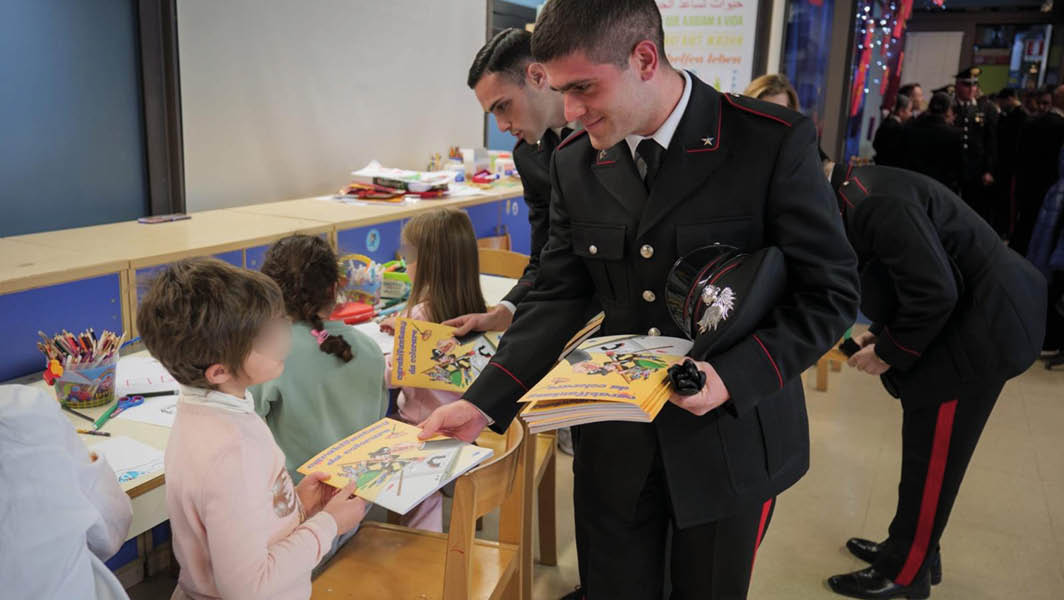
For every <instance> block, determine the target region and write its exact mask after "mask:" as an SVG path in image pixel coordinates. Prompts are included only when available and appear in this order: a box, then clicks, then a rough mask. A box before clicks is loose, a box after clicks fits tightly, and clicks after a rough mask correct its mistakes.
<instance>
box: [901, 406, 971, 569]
mask: <svg viewBox="0 0 1064 600" xmlns="http://www.w3.org/2000/svg"><path fill="white" fill-rule="evenodd" d="M956 412H957V400H956V399H953V400H950V401H949V402H946V403H944V404H942V405H941V406H939V407H938V422H937V423H935V437H934V439H933V440H932V442H931V463H930V464H929V465H928V467H927V480H926V481H925V482H924V496H923V499H921V500H920V520H919V521H917V522H916V535H914V536H913V543H912V546H910V547H909V555H908V556H907V557H906V558H905V564H903V565H902V567H901V572H900V573H898V577H897V579H895V580H894V582H895V583H897V584H898V585H909V584H911V583H912V581H913V579H914V578H915V577H916V574H917V572H919V570H920V566H921V565H923V564H924V559H925V558H926V557H927V547H928V544H929V543H930V542H931V530H932V529H934V527H935V512H936V510H937V509H938V496H939V493H940V492H941V491H942V476H943V474H944V473H945V472H946V458H947V457H948V456H949V440H950V436H951V435H952V434H953V416H954V414H956Z"/></svg>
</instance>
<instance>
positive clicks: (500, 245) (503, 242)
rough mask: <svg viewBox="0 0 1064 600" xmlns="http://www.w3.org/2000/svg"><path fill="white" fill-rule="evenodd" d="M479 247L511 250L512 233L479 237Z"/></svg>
mask: <svg viewBox="0 0 1064 600" xmlns="http://www.w3.org/2000/svg"><path fill="white" fill-rule="evenodd" d="M477 248H492V249H495V250H509V249H510V248H511V246H510V234H509V233H504V234H502V235H491V236H488V237H482V238H477Z"/></svg>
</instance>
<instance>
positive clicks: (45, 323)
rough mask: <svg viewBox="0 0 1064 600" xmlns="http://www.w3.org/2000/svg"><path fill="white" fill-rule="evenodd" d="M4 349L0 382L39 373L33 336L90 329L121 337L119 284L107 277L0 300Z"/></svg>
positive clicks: (41, 365) (115, 278)
mask: <svg viewBox="0 0 1064 600" xmlns="http://www.w3.org/2000/svg"><path fill="white" fill-rule="evenodd" d="M0 315H3V319H4V325H3V329H4V332H3V333H4V343H3V344H2V345H0V381H7V380H8V379H14V378H16V377H22V376H24V375H29V374H31V373H34V372H37V371H42V370H44V368H45V366H46V365H45V362H44V355H42V354H41V353H40V351H38V350H37V342H38V341H39V340H40V338H39V337H38V336H37V331H38V330H40V331H43V332H44V333H45V334H47V335H52V334H55V333H59V332H60V331H62V330H63V329H66V330H67V331H72V332H80V331H83V330H85V329H88V328H90V327H91V328H93V329H94V330H96V333H97V334H99V333H101V332H102V331H103V330H105V329H109V330H111V331H114V332H117V333H119V334H121V333H122V330H123V320H122V284H121V276H120V274H119V273H110V274H107V275H101V276H98V277H90V278H87V279H80V280H77V281H70V282H67V283H60V284H56V285H50V286H46V287H41V288H37V289H32V290H25V291H21V292H13V293H10V294H4V295H2V296H0Z"/></svg>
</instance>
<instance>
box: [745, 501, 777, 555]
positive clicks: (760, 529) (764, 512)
mask: <svg viewBox="0 0 1064 600" xmlns="http://www.w3.org/2000/svg"><path fill="white" fill-rule="evenodd" d="M772 500H773V499H772V498H769V499H768V500H765V504H764V506H762V507H761V524H760V525H758V526H757V542H756V543H755V544H754V555H753V557H751V558H750V572H751V573H753V572H754V561H755V560H757V549H758V548H760V547H761V540H762V539H764V537H765V525H768V515H769V513H770V512H772Z"/></svg>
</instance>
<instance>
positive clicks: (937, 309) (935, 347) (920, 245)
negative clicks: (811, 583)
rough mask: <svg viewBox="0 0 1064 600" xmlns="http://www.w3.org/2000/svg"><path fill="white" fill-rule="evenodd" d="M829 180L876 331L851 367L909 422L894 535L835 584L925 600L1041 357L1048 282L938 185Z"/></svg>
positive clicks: (915, 179) (831, 172)
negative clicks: (998, 419) (1002, 422)
mask: <svg viewBox="0 0 1064 600" xmlns="http://www.w3.org/2000/svg"><path fill="white" fill-rule="evenodd" d="M822 157H823V154H822ZM824 158H826V157H824ZM825 174H828V177H829V179H830V181H831V187H832V188H833V189H834V190H835V195H836V198H837V200H838V205H839V211H840V212H841V213H842V219H843V223H844V225H845V227H846V236H847V238H849V241H850V244H852V245H853V247H854V250H856V251H857V258H858V261H859V270H860V274H861V309H862V311H863V312H864V313H865V314H866V315H868V316H869V317H870V318H871V319H872V320H873V323H874V324H873V326H872V328H871V329H870V330H869V332H868V333H865V334H862V335H861V336H858V337H857V338H855V341H856V342H857V343H858V344H859V345H860V346H861V349H860V350H858V351H857V352H856V354H854V355H853V356H852V357H851V358H850V364H851V365H852V366H855V367H857V368H858V369H860V370H861V371H864V372H866V373H869V374H872V375H880V376H881V377H882V379H883V384H884V387H886V388H887V391H888V392H890V393H891V394H892V395H894V396H895V397H898V398H900V399H901V408H902V414H903V421H902V466H901V483H900V485H899V486H898V505H897V510H896V512H895V514H894V519H893V521H892V522H891V524H890V528H889V535H888V537H887V539H886V540H885V541H883V542H879V543H877V542H874V541H871V540H865V539H860V538H852V539H850V540H849V541H848V542H847V543H846V546H847V548H849V550H850V551H851V552H852V553H853V554H854V555H855V556H857V557H858V558H861V559H863V560H865V561H868V562H869V563H871V566H870V567H868V568H866V569H862V570H860V571H855V572H853V573H847V574H843V575H836V576H834V577H831V578H830V579H828V585H829V586H830V587H831V589H832V590H834V591H835V592H837V593H839V594H843V595H846V596H851V597H854V598H900V597H906V598H927V597H928V596H929V595H930V593H931V585H932V584H934V583H938V582H939V581H941V579H942V562H941V559H940V558H939V549H938V541H939V538H940V537H941V536H942V532H943V530H944V529H945V527H946V521H947V519H948V518H949V513H950V510H951V509H952V508H953V501H954V499H955V498H956V496H957V492H958V490H959V489H960V485H961V480H962V479H963V478H964V472H965V470H966V469H967V467H968V461H969V460H970V459H971V457H972V453H973V452H974V451H975V446H976V443H977V442H978V441H979V436H980V434H981V433H982V431H983V426H984V425H985V424H986V420H987V418H988V417H989V416H990V413H991V411H992V410H993V408H994V404H995V403H996V401H997V397H998V394H999V393H1001V389H1002V387H1003V386H1004V385H1005V381H1006V380H1008V379H1009V378H1011V377H1014V376H1016V375H1018V374H1020V373H1022V372H1023V371H1025V370H1026V369H1027V368H1028V367H1029V366H1030V365H1031V364H1032V363H1033V362H1034V361H1035V359H1037V357H1038V353H1039V351H1040V350H1041V347H1042V338H1043V336H1044V333H1045V314H1046V282H1045V278H1044V277H1042V275H1041V274H1040V273H1039V272H1038V271H1036V270H1035V269H1034V267H1032V266H1031V264H1030V263H1028V262H1027V261H1026V260H1025V259H1024V258H1023V257H1022V256H1020V255H1018V254H1016V252H1014V251H1013V250H1011V249H1009V248H1007V247H1006V246H1005V245H1004V244H1003V243H1002V242H1001V240H1000V239H999V238H998V236H997V234H996V233H995V232H994V230H993V229H991V228H990V226H989V225H987V223H986V222H984V221H983V220H982V219H980V218H979V217H978V216H977V215H976V214H975V213H974V212H972V210H971V209H969V208H968V207H967V206H965V204H964V203H963V202H962V201H961V199H960V198H958V197H957V196H956V195H955V194H953V193H952V192H950V191H949V190H948V189H946V188H945V187H944V186H942V185H941V184H939V183H938V182H936V181H934V180H932V179H930V178H928V177H925V176H923V175H919V174H917V173H912V172H909V171H904V170H901V169H892V168H890V167H872V166H870V167H858V168H854V169H851V170H847V169H846V168H845V167H844V166H836V165H834V164H833V163H831V162H830V161H827V160H825ZM961 551H962V550H961Z"/></svg>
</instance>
